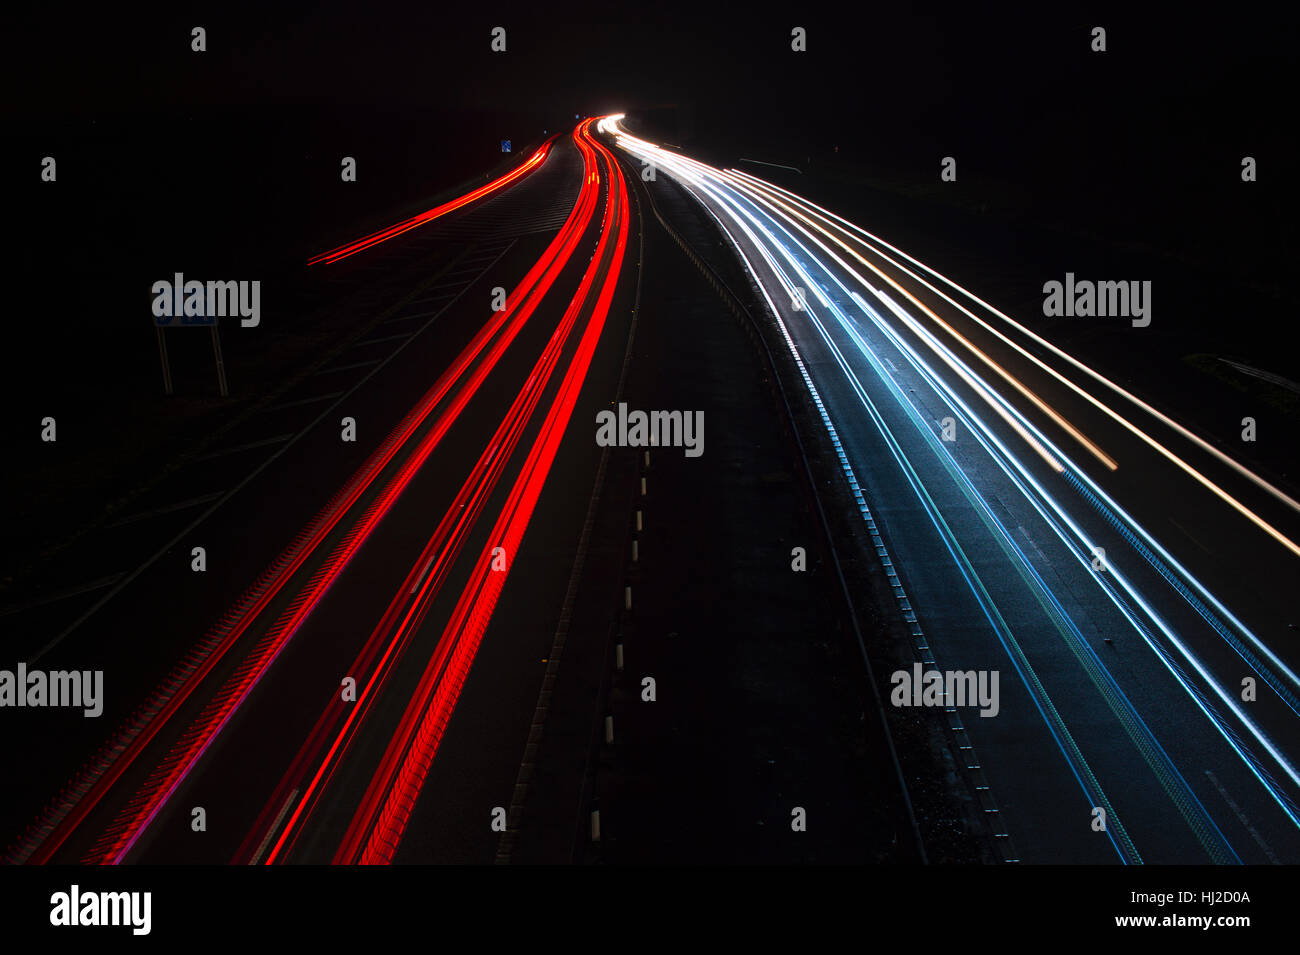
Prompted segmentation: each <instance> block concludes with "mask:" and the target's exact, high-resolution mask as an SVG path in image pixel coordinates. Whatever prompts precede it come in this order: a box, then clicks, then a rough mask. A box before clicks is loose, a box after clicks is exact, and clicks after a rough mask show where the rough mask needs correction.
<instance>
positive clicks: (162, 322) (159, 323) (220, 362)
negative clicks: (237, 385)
mask: <svg viewBox="0 0 1300 955" xmlns="http://www.w3.org/2000/svg"><path fill="white" fill-rule="evenodd" d="M172 325H179V326H202V325H207V326H209V327H210V328H211V330H212V357H213V359H214V360H215V361H216V364H217V389H218V390H219V391H220V393H221V397H223V398H228V397H230V387H229V385H228V384H227V383H226V364H225V361H224V359H223V358H222V357H221V333H220V332H219V331H218V330H217V317H216V316H215V315H181V316H179V317H174V316H171V315H156V316H154V328H155V330H156V331H157V332H158V358H159V360H160V361H161V362H162V375H163V391H164V393H165V394H169V395H170V394H173V393H174V390H173V388H172V369H171V363H170V362H169V361H168V360H167V342H166V341H165V340H164V338H163V329H165V328H168V327H171V326H172Z"/></svg>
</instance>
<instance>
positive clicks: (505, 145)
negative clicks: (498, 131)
mask: <svg viewBox="0 0 1300 955" xmlns="http://www.w3.org/2000/svg"><path fill="white" fill-rule="evenodd" d="M501 151H502V152H503V153H508V152H510V140H508V139H503V140H501Z"/></svg>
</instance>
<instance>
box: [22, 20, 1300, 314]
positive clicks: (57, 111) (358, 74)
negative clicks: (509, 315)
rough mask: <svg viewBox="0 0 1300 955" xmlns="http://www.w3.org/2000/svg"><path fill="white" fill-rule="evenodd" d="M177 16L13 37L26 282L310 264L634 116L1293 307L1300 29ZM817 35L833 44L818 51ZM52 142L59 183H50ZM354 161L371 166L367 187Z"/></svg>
mask: <svg viewBox="0 0 1300 955" xmlns="http://www.w3.org/2000/svg"><path fill="white" fill-rule="evenodd" d="M155 9H156V12H150V11H149V10H148V9H147V8H140V7H127V6H115V7H108V6H105V7H96V8H89V9H85V10H69V9H67V8H64V7H51V6H37V5H33V6H28V7H25V8H23V9H21V10H17V11H14V12H11V13H10V14H9V22H8V23H7V25H6V26H7V29H6V39H7V40H8V43H7V44H6V46H7V49H6V50H5V55H4V56H3V57H0V71H3V72H0V76H3V77H4V79H5V81H6V85H5V88H6V89H7V90H8V91H9V93H10V95H9V96H8V97H6V103H5V106H4V107H3V108H4V110H5V117H4V119H5V122H4V123H3V125H2V126H0V139H2V140H3V141H4V143H5V148H4V150H3V153H4V155H3V160H0V162H3V163H4V164H5V166H4V168H3V169H2V170H0V173H3V174H4V175H5V178H6V181H9V182H17V183H18V184H19V186H20V188H19V189H18V190H17V195H16V197H15V198H14V200H13V203H12V210H13V213H14V222H15V227H16V228H19V229H21V230H22V234H24V235H26V236H27V237H28V238H29V241H28V242H27V243H25V244H24V245H23V247H22V248H20V250H19V252H18V258H17V261H16V267H17V268H19V269H22V270H25V271H26V272H27V273H28V274H31V275H36V276H48V281H50V282H63V281H64V278H65V276H66V274H67V270H68V268H69V265H70V264H72V265H74V266H75V269H76V270H77V271H78V272H83V273H84V272H85V271H86V270H90V271H92V272H93V271H96V270H98V272H99V273H100V274H101V276H102V277H103V278H102V281H98V282H87V283H86V284H85V288H86V289H87V290H88V291H87V292H86V294H87V296H88V301H98V299H95V298H94V297H95V296H99V295H101V290H102V289H103V288H104V287H105V283H108V285H113V283H118V284H120V286H121V288H122V289H123V292H122V294H126V292H125V289H127V288H131V287H134V285H133V284H132V283H135V284H138V283H139V281H140V280H139V278H138V275H141V274H149V275H152V273H153V272H155V271H158V270H159V269H162V271H167V270H168V269H169V268H171V267H173V266H175V267H183V265H182V264H183V263H184V262H190V263H193V264H191V265H190V266H189V268H191V269H192V270H199V269H204V268H206V269H208V270H211V271H227V270H231V269H235V270H238V271H240V274H244V273H245V272H250V271H260V270H261V268H262V264H263V263H268V262H270V263H281V264H287V263H291V262H292V263H297V262H301V261H302V259H303V258H305V257H306V255H308V254H310V253H313V252H316V251H319V249H320V248H322V247H328V246H329V245H331V244H335V243H336V242H337V241H345V240H346V239H347V238H350V237H351V233H352V232H355V231H357V230H358V229H359V228H361V227H362V225H364V224H368V223H370V222H375V217H380V218H382V217H383V216H384V215H387V214H391V213H392V211H393V210H394V209H396V208H398V207H399V206H403V205H406V206H409V205H411V204H413V203H418V202H420V201H421V199H422V197H425V196H427V195H429V194H431V193H434V192H436V191H438V190H441V189H446V188H449V187H451V186H454V185H455V184H457V183H459V182H462V181H465V180H466V179H468V178H470V177H474V176H477V177H478V178H479V179H481V178H482V175H483V172H484V171H486V170H487V169H489V168H491V167H492V166H493V165H494V164H496V163H499V162H500V161H501V159H502V156H501V155H500V152H499V149H498V141H499V139H501V138H512V139H513V140H514V141H515V142H516V149H518V148H520V147H521V146H523V145H526V144H527V143H529V142H532V141H536V140H537V139H538V138H540V136H541V133H542V130H543V129H547V130H549V131H551V132H554V131H555V130H556V129H559V128H562V127H563V126H564V125H565V124H569V123H571V122H572V119H573V116H574V114H575V113H578V112H582V113H589V114H597V113H600V112H605V111H609V110H614V109H622V110H625V111H627V112H628V113H629V114H630V116H631V117H632V119H633V120H637V119H641V120H644V123H645V125H644V126H643V127H638V126H635V125H634V127H633V128H644V129H646V130H648V131H651V132H657V133H659V134H660V135H661V137H662V138H664V139H669V140H670V141H675V142H677V143H680V144H681V145H683V146H684V147H685V148H686V149H687V150H689V151H693V152H695V153H696V154H697V155H700V156H701V157H702V158H706V159H711V160H713V161H717V162H734V161H735V159H736V158H737V157H738V156H756V157H759V156H763V157H767V158H770V159H774V160H777V161H782V160H786V161H799V160H803V159H805V158H807V157H827V158H829V157H831V156H832V155H834V156H835V157H836V159H837V161H843V162H848V163H857V164H858V165H859V167H860V168H861V169H863V170H864V171H865V172H864V174H865V175H869V176H874V175H876V174H880V175H883V176H886V177H892V178H893V179H894V180H896V181H899V182H904V183H906V182H909V181H910V182H915V183H919V184H929V183H932V182H933V181H934V179H935V178H936V169H937V161H938V157H940V156H943V155H949V154H952V155H957V156H960V157H961V161H962V170H963V179H962V188H963V189H966V190H969V191H970V192H971V194H973V195H974V194H978V192H979V190H981V189H982V188H984V187H985V185H988V186H989V187H990V195H992V194H993V192H992V189H993V187H997V188H998V189H1000V190H1001V193H1000V194H1005V193H1006V192H1007V191H1008V190H1019V191H1020V192H1021V193H1022V194H1023V196H1026V197H1028V200H1029V202H1030V203H1031V204H1032V205H1033V206H1034V207H1035V208H1039V209H1042V210H1043V214H1044V216H1045V217H1047V216H1050V217H1053V218H1055V219H1064V220H1073V221H1075V222H1077V223H1078V224H1079V226H1080V231H1081V232H1087V233H1092V234H1098V233H1100V234H1106V235H1110V236H1113V237H1116V238H1117V239H1125V238H1127V237H1128V236H1129V234H1130V233H1134V237H1135V238H1140V239H1142V240H1143V241H1145V243H1146V244H1147V245H1148V246H1156V247H1162V246H1163V247H1173V246H1175V245H1178V244H1179V243H1186V242H1191V241H1192V240H1193V239H1197V237H1198V236H1199V237H1200V239H1199V240H1198V241H1200V242H1201V244H1202V245H1203V246H1204V245H1206V244H1207V242H1208V240H1207V239H1206V238H1205V236H1207V235H1208V234H1210V233H1214V234H1215V236H1216V237H1217V235H1218V234H1219V233H1220V232H1221V233H1222V234H1223V235H1224V236H1225V237H1226V240H1227V244H1226V245H1225V246H1224V248H1223V250H1222V255H1223V256H1226V257H1227V258H1229V259H1232V260H1233V261H1234V265H1239V266H1240V268H1237V269H1236V271H1238V272H1242V271H1246V272H1250V274H1249V275H1248V276H1247V279H1248V280H1249V281H1256V282H1265V283H1272V284H1273V285H1274V286H1276V287H1281V288H1285V289H1286V290H1285V291H1282V292H1277V293H1274V294H1283V295H1289V296H1292V297H1293V296H1294V293H1293V292H1292V291H1291V290H1290V287H1289V282H1287V280H1286V278H1285V274H1284V272H1285V269H1284V268H1283V267H1282V266H1279V264H1278V263H1287V262H1290V261H1291V259H1292V253H1294V252H1295V251H1296V246H1297V245H1298V244H1300V243H1298V242H1297V230H1296V227H1295V225H1294V216H1292V215H1291V214H1290V211H1289V210H1292V209H1294V207H1295V203H1294V199H1295V195H1294V190H1295V185H1294V181H1295V179H1296V177H1295V175H1294V172H1295V165H1296V136H1295V131H1294V128H1295V124H1294V121H1293V116H1292V113H1293V112H1294V110H1293V107H1292V106H1291V91H1292V90H1293V89H1294V88H1295V86H1296V84H1295V76H1294V72H1295V70H1294V66H1293V62H1294V50H1295V49H1296V48H1297V42H1300V31H1298V30H1297V22H1298V18H1297V17H1296V16H1295V15H1294V14H1292V15H1290V16H1289V18H1288V19H1286V20H1281V19H1277V18H1276V16H1277V15H1274V14H1272V13H1270V12H1268V11H1267V10H1266V9H1265V8H1259V9H1253V10H1251V11H1250V14H1249V16H1246V15H1242V16H1236V15H1229V14H1227V13H1222V12H1220V13H1217V14H1215V15H1213V16H1209V15H1201V16H1194V15H1191V14H1189V13H1188V12H1187V10H1186V8H1180V7H1171V8H1169V10H1168V11H1147V12H1143V13H1134V12H1133V11H1131V10H1129V9H1127V7H1126V5H1124V4H1116V5H1105V4H1092V3H1089V4H1086V5H1078V4H1076V5H1058V4H1051V5H1047V4H1041V5H1034V6H1029V5H1026V6H1025V7H1024V9H1022V10H1018V11H1015V12H1008V11H1006V10H999V11H998V12H987V11H985V10H983V9H979V8H973V7H965V8H959V7H954V8H953V9H951V10H941V9H939V8H936V7H935V6H934V5H930V4H926V5H925V6H924V7H922V8H919V9H907V8H906V7H904V6H902V5H893V4H891V5H877V4H839V5H822V4H811V3H799V4H794V5H790V6H789V7H787V8H780V9H776V8H771V7H753V8H751V7H749V6H748V5H744V4H726V5H721V4H719V5H713V6H706V5H703V4H691V5H684V4H682V5H675V6H673V7H668V6H665V5H661V4H638V5H635V6H632V5H627V4H619V5H614V4H610V5H605V6H595V5H591V6H588V7H586V8H578V7H575V6H572V5H557V4H531V5H525V4H505V3H498V2H492V3H483V2H479V3H473V4H460V5H456V8H455V9H448V8H447V7H444V6H443V5H441V4H408V5H397V4H361V3H355V2H349V3H343V2H330V3H324V4H317V5H306V4H283V5H276V6H275V7H274V8H273V9H260V10H247V11H246V12H239V11H238V10H236V9H234V8H232V7H231V6H230V5H228V4H188V5H186V4H169V5H159V6H158V7H156V8H155ZM751 9H752V10H753V11H754V12H750V11H751ZM194 25H202V26H204V27H205V28H206V29H207V31H208V51H207V52H206V53H202V54H197V53H193V52H191V50H190V39H189V33H190V28H191V27H192V26H194ZM796 25H798V26H803V27H806V29H807V30H808V38H809V40H808V42H809V49H808V52H806V53H793V52H791V51H790V39H789V37H790V28H791V27H792V26H796ZM1094 25H1102V26H1105V27H1106V28H1107V30H1108V44H1109V50H1108V52H1106V53H1104V54H1094V53H1092V52H1090V50H1089V34H1090V30H1091V28H1092V26H1094ZM494 26H504V27H505V28H506V29H507V31H508V51H507V53H505V54H504V55H502V54H495V53H493V52H491V50H490V48H489V41H490V30H491V28H492V27H494ZM837 147H838V150H839V151H838V152H835V150H836V148H837ZM51 154H57V155H58V156H59V162H60V180H59V188H58V190H57V192H54V191H51V190H49V189H44V188H42V187H43V185H45V184H42V183H40V182H39V181H38V179H37V177H36V175H35V173H34V172H33V170H35V169H36V168H37V167H38V165H39V162H40V158H41V157H43V156H45V155H51ZM344 155H355V156H357V157H358V160H359V164H360V169H361V170H362V171H363V172H362V175H361V177H360V179H359V181H358V182H357V183H355V184H353V186H350V187H348V188H346V189H340V188H339V183H338V163H339V157H340V156H344ZM1243 155H1256V156H1258V157H1260V163H1261V182H1260V183H1259V184H1258V186H1259V188H1257V189H1253V190H1252V191H1251V192H1250V193H1243V191H1242V190H1241V189H1240V188H1238V187H1239V186H1240V183H1239V182H1238V181H1237V171H1238V169H1239V162H1240V158H1241V157H1242V156H1243ZM846 198H852V197H846ZM845 211H852V210H851V207H845ZM408 214H409V213H408ZM142 216H143V217H144V218H141V217H142ZM74 221H75V222H76V227H75V228H69V227H68V223H69V222H74ZM142 222H144V223H149V222H153V223H159V224H161V227H152V228H143V227H140V224H141V223H142ZM1221 223H1228V224H1229V225H1227V226H1221V225H1220V224H1221ZM381 224H383V223H382V222H375V225H374V227H378V226H379V225H381ZM1138 233H1140V234H1138ZM907 238H909V239H910V238H911V237H907ZM922 238H924V236H922ZM277 267H279V266H277ZM1252 270H1253V271H1252ZM77 287H78V286H73V287H70V288H68V289H67V291H65V298H66V300H67V301H69V302H71V301H74V299H73V296H74V295H75V294H76V290H77ZM33 295H35V296H38V297H37V298H36V299H35V301H40V299H39V295H40V293H39V291H34V292H33Z"/></svg>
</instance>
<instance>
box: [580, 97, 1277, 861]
mask: <svg viewBox="0 0 1300 955" xmlns="http://www.w3.org/2000/svg"><path fill="white" fill-rule="evenodd" d="M601 130H602V131H603V132H604V133H606V134H607V135H609V136H610V137H611V139H612V140H613V141H614V142H616V143H617V145H618V146H619V147H620V148H621V149H623V150H625V151H626V153H627V154H628V155H629V156H630V157H632V158H633V159H634V160H635V161H636V162H637V163H639V164H649V165H652V166H653V167H654V169H655V171H656V173H657V176H656V180H655V182H654V183H653V184H652V185H651V189H652V190H656V191H663V190H673V189H683V190H685V191H686V192H687V193H688V194H689V195H690V196H692V197H693V198H694V200H695V201H697V202H699V203H700V204H702V206H703V207H704V208H706V209H707V210H708V211H709V212H710V213H711V215H712V217H713V218H714V219H715V220H716V224H717V226H718V229H719V232H720V234H721V235H722V236H723V237H725V242H726V250H725V251H724V253H723V254H728V253H729V254H734V255H738V256H740V258H741V260H742V261H743V264H744V267H745V269H746V271H747V274H748V276H749V278H750V280H751V281H752V283H753V285H754V288H755V289H756V291H757V294H758V295H759V296H760V297H761V299H762V301H763V302H764V303H765V305H766V307H767V310H768V312H769V314H770V316H771V323H772V337H773V339H774V340H775V341H777V342H779V343H780V344H781V346H782V347H783V349H784V350H785V351H786V352H787V353H788V355H789V356H790V361H791V367H792V368H794V369H796V374H797V376H798V380H797V381H795V382H794V383H793V386H795V387H798V388H799V389H800V390H801V391H802V392H803V393H804V394H805V395H806V396H807V397H808V398H809V400H810V401H811V402H812V404H813V405H814V406H815V407H816V409H817V411H818V413H819V415H820V419H821V420H820V425H821V430H822V434H821V435H820V437H821V439H822V440H825V441H829V442H830V443H831V444H832V445H833V446H834V448H835V451H836V453H837V454H838V455H839V460H840V463H841V466H842V472H843V475H842V477H843V480H844V481H845V482H846V484H847V486H848V488H849V489H850V490H851V492H852V493H853V494H854V495H855V497H856V500H857V505H858V509H859V511H860V518H861V521H862V527H863V530H864V534H863V538H864V541H865V542H866V545H867V547H868V548H869V549H870V550H872V551H874V554H875V557H876V558H877V559H879V560H880V562H881V564H882V566H883V567H885V568H887V571H888V572H889V573H890V575H891V576H890V580H891V583H892V584H893V594H894V596H895V598H896V600H897V609H898V611H899V612H900V613H902V614H903V615H904V617H905V619H907V620H908V621H909V624H910V627H911V632H912V638H913V647H912V649H913V651H914V659H915V661H916V662H917V663H920V664H922V665H923V667H924V668H925V669H927V670H928V669H938V670H943V671H954V670H957V671H970V670H973V671H978V672H984V673H991V672H993V671H997V672H998V673H999V675H1000V677H1001V679H1000V684H999V685H1000V689H1001V698H1000V701H999V706H998V708H997V712H996V715H990V716H987V717H985V716H981V715H979V711H978V709H976V708H963V707H955V706H950V707H946V708H945V717H946V719H947V720H948V721H949V723H950V724H951V727H952V728H953V730H954V732H955V733H957V734H961V739H963V740H966V742H965V743H963V745H962V746H961V747H960V758H961V760H963V761H964V763H965V765H964V766H963V767H962V773H963V775H964V777H965V779H966V782H967V784H968V785H969V787H970V789H971V791H972V792H973V793H975V794H976V798H978V799H979V800H980V802H981V805H982V806H983V808H984V811H985V816H986V819H987V820H988V826H989V834H990V836H991V837H992V838H993V839H994V840H995V841H996V842H997V844H998V845H999V846H1000V851H1001V855H1002V857H1003V859H1005V860H1006V861H1023V862H1083V863H1108V862H1109V863H1116V862H1118V863H1125V864H1139V863H1220V864H1234V863H1250V864H1255V863H1269V862H1279V861H1281V862H1287V861H1294V860H1295V859H1297V858H1300V813H1298V812H1297V807H1296V800H1297V797H1300V775H1297V770H1296V767H1297V765H1300V762H1298V759H1300V732H1297V723H1296V720H1297V717H1298V716H1300V708H1298V707H1300V703H1298V701H1297V695H1296V694H1297V691H1300V682H1298V681H1297V676H1296V672H1297V668H1298V667H1300V660H1297V656H1298V654H1297V650H1296V645H1295V640H1296V634H1295V630H1294V626H1293V624H1294V622H1295V619H1296V614H1295V602H1294V584H1295V581H1296V575H1295V570H1296V559H1297V557H1298V556H1300V547H1298V546H1297V544H1296V541H1297V539H1300V538H1298V534H1297V532H1298V531H1300V520H1298V516H1300V505H1297V502H1296V501H1295V500H1294V499H1293V498H1292V497H1290V496H1289V495H1288V494H1287V493H1286V492H1285V491H1284V490H1282V489H1280V488H1277V487H1275V486H1273V485H1272V484H1270V483H1269V482H1268V481H1266V480H1265V479H1263V478H1261V477H1260V476H1258V475H1256V474H1253V473H1252V472H1250V471H1249V470H1248V469H1246V468H1244V467H1243V466H1241V465H1240V464H1238V463H1237V462H1236V461H1235V460H1234V459H1233V457H1232V453H1231V448H1230V447H1221V446H1220V445H1219V443H1218V442H1216V441H1214V440H1212V439H1208V438H1205V437H1203V436H1201V435H1199V434H1197V433H1196V432H1195V431H1193V430H1192V429H1191V428H1189V427H1186V426H1184V425H1182V424H1180V423H1179V422H1176V421H1174V420H1172V419H1171V418H1169V417H1167V416H1165V415H1164V414H1162V413H1161V412H1160V411H1159V410H1158V409H1156V408H1155V407H1153V406H1151V405H1149V404H1146V403H1144V402H1142V401H1141V400H1140V399H1138V398H1136V397H1135V396H1133V395H1131V394H1129V393H1128V392H1126V391H1124V390H1123V389H1122V388H1121V387H1120V386H1119V385H1117V384H1115V383H1113V382H1111V381H1110V380H1108V379H1107V378H1106V377H1105V375H1104V372H1103V371H1100V370H1097V369H1094V368H1091V367H1088V366H1085V365H1083V364H1082V363H1081V362H1079V361H1078V360H1076V359H1074V358H1073V357H1072V356H1070V355H1069V354H1068V353H1066V352H1064V351H1063V350H1061V349H1060V348H1057V347H1056V346H1054V345H1053V344H1052V342H1051V341H1050V340H1048V339H1047V338H1045V337H1044V336H1042V335H1040V334H1038V333H1037V332H1036V331H1035V330H1034V327H1033V324H1032V322H1030V321H1017V320H1016V319H1015V318H1013V317H1011V316H1007V315H1004V314H1003V313H1001V312H999V311H998V310H997V309H996V308H995V307H993V306H992V305H990V304H988V303H985V302H984V301H982V300H981V299H979V298H978V297H977V296H976V294H975V293H972V292H968V291H967V290H965V289H962V288H960V287H958V286H956V285H955V284H954V283H952V282H950V281H948V280H947V279H945V278H944V277H943V276H942V275H940V274H939V273H938V272H937V271H935V270H933V269H931V268H929V267H928V266H926V265H925V264H923V263H921V262H919V261H918V260H916V259H915V258H912V257H911V256H909V255H908V254H907V253H905V252H903V251H902V250H899V249H897V248H895V247H894V246H892V245H890V244H888V243H887V242H886V241H885V240H883V239H880V238H878V237H876V236H874V235H872V234H870V233H869V232H867V231H865V230H863V229H861V228H859V227H857V226H856V225H854V224H852V223H849V222H847V221H845V220H843V219H840V218H839V217H837V216H835V215H834V213H833V212H831V211H829V210H826V209H823V208H820V207H818V206H815V205H813V204H812V203H809V202H807V201H806V200H803V199H801V198H800V197H799V196H798V195H796V194H794V193H793V192H790V191H789V190H787V189H785V188H782V187H780V186H777V185H774V184H772V183H769V182H766V181H764V180H762V179H759V178H756V177H754V176H752V175H750V174H748V173H746V172H742V171H739V170H722V169H716V168H713V167H710V166H707V165H705V164H702V163H699V162H697V161H694V160H692V159H690V158H688V157H686V156H683V155H681V154H680V153H679V152H677V151H675V150H673V149H669V148H661V147H658V146H656V145H654V144H652V143H650V142H648V141H646V140H643V139H640V138H638V137H636V136H633V135H631V134H630V133H628V132H627V131H626V130H625V129H624V128H623V127H622V126H621V124H620V122H619V119H618V118H617V117H615V118H606V119H605V120H604V121H602V123H601ZM1108 320H1111V321H1114V320H1115V319H1108ZM1133 334H1141V330H1140V329H1137V328H1135V329H1134V331H1133ZM885 678H886V675H884V674H882V675H880V679H882V680H884V679H885ZM1243 681H1246V682H1243ZM891 689H892V686H891V685H882V686H881V687H880V691H881V694H882V695H888V694H889V693H890V691H891ZM1252 690H1253V692H1252ZM950 702H951V701H950Z"/></svg>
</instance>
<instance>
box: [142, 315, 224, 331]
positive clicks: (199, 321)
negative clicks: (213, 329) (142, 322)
mask: <svg viewBox="0 0 1300 955" xmlns="http://www.w3.org/2000/svg"><path fill="white" fill-rule="evenodd" d="M153 320H154V324H155V325H157V326H158V327H159V328H186V327H190V326H193V327H204V326H207V325H215V324H217V316H215V315H155V316H154V319H153Z"/></svg>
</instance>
